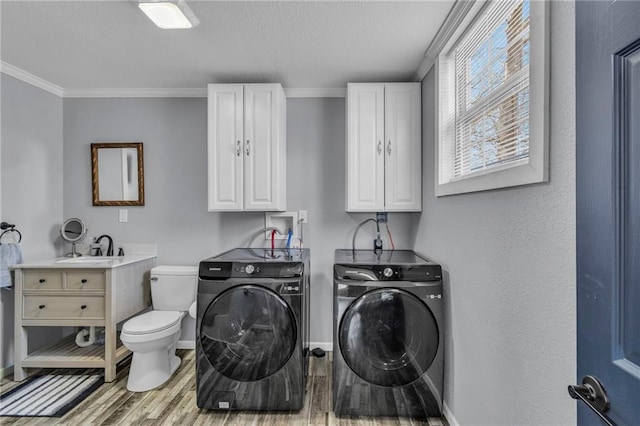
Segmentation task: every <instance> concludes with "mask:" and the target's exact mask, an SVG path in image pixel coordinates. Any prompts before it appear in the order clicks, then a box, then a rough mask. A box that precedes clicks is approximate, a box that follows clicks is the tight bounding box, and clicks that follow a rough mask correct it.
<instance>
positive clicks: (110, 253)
mask: <svg viewBox="0 0 640 426" xmlns="http://www.w3.org/2000/svg"><path fill="white" fill-rule="evenodd" d="M103 238H107V239H108V240H109V246H108V247H107V256H113V238H111V237H110V236H109V235H107V234H104V235H100V236H99V237H98V238H97V239H96V244H100V241H102V239H103Z"/></svg>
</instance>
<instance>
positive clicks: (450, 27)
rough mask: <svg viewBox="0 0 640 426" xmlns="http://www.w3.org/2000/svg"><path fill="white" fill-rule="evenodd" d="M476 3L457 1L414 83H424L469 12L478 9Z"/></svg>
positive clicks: (429, 48) (431, 45) (425, 54)
mask: <svg viewBox="0 0 640 426" xmlns="http://www.w3.org/2000/svg"><path fill="white" fill-rule="evenodd" d="M476 3H477V2H474V1H467V0H456V2H455V3H454V4H453V7H452V8H451V11H449V14H448V15H447V17H446V18H445V20H444V22H443V23H442V25H441V26H440V29H439V30H438V32H437V33H436V36H435V37H434V39H433V41H432V42H431V44H430V45H429V47H428V48H427V51H426V52H424V59H423V61H422V63H421V64H420V66H419V67H418V70H417V71H416V73H415V75H414V76H413V79H414V81H422V80H423V79H424V77H425V76H426V75H427V73H428V72H429V70H430V69H431V67H433V65H434V64H435V62H436V59H437V58H438V55H439V54H440V52H442V49H444V47H445V46H446V44H447V43H448V42H449V40H450V39H451V37H452V36H453V34H454V33H455V32H456V30H458V29H459V27H460V25H461V24H462V21H463V20H464V18H465V17H466V16H467V14H468V13H469V11H470V10H471V9H473V8H474V7H477V5H476ZM481 3H483V2H481Z"/></svg>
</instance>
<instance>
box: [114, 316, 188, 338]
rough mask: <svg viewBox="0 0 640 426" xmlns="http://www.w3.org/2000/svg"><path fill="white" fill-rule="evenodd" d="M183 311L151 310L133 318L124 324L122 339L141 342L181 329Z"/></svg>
mask: <svg viewBox="0 0 640 426" xmlns="http://www.w3.org/2000/svg"><path fill="white" fill-rule="evenodd" d="M183 316H184V313H183V312H176V311H149V312H146V313H144V314H142V315H138V316H137V317H134V318H131V319H130V320H128V321H127V322H125V323H124V325H123V326H122V332H121V333H120V340H122V341H123V342H127V343H140V342H148V341H152V340H157V339H162V338H164V337H167V336H170V335H172V334H175V333H177V332H179V331H180V327H181V321H182V317H183Z"/></svg>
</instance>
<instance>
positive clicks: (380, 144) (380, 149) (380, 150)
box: [378, 141, 382, 155]
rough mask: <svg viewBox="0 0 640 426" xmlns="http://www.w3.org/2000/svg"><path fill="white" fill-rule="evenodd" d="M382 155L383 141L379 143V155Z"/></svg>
mask: <svg viewBox="0 0 640 426" xmlns="http://www.w3.org/2000/svg"><path fill="white" fill-rule="evenodd" d="M380 154H382V141H378V155H380Z"/></svg>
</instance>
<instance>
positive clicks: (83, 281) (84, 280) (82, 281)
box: [80, 278, 89, 284]
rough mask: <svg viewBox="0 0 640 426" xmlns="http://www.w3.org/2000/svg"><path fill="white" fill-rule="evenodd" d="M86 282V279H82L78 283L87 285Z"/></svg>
mask: <svg viewBox="0 0 640 426" xmlns="http://www.w3.org/2000/svg"><path fill="white" fill-rule="evenodd" d="M87 281H89V280H88V279H86V278H83V279H81V280H80V282H81V283H82V284H86V283H87Z"/></svg>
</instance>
